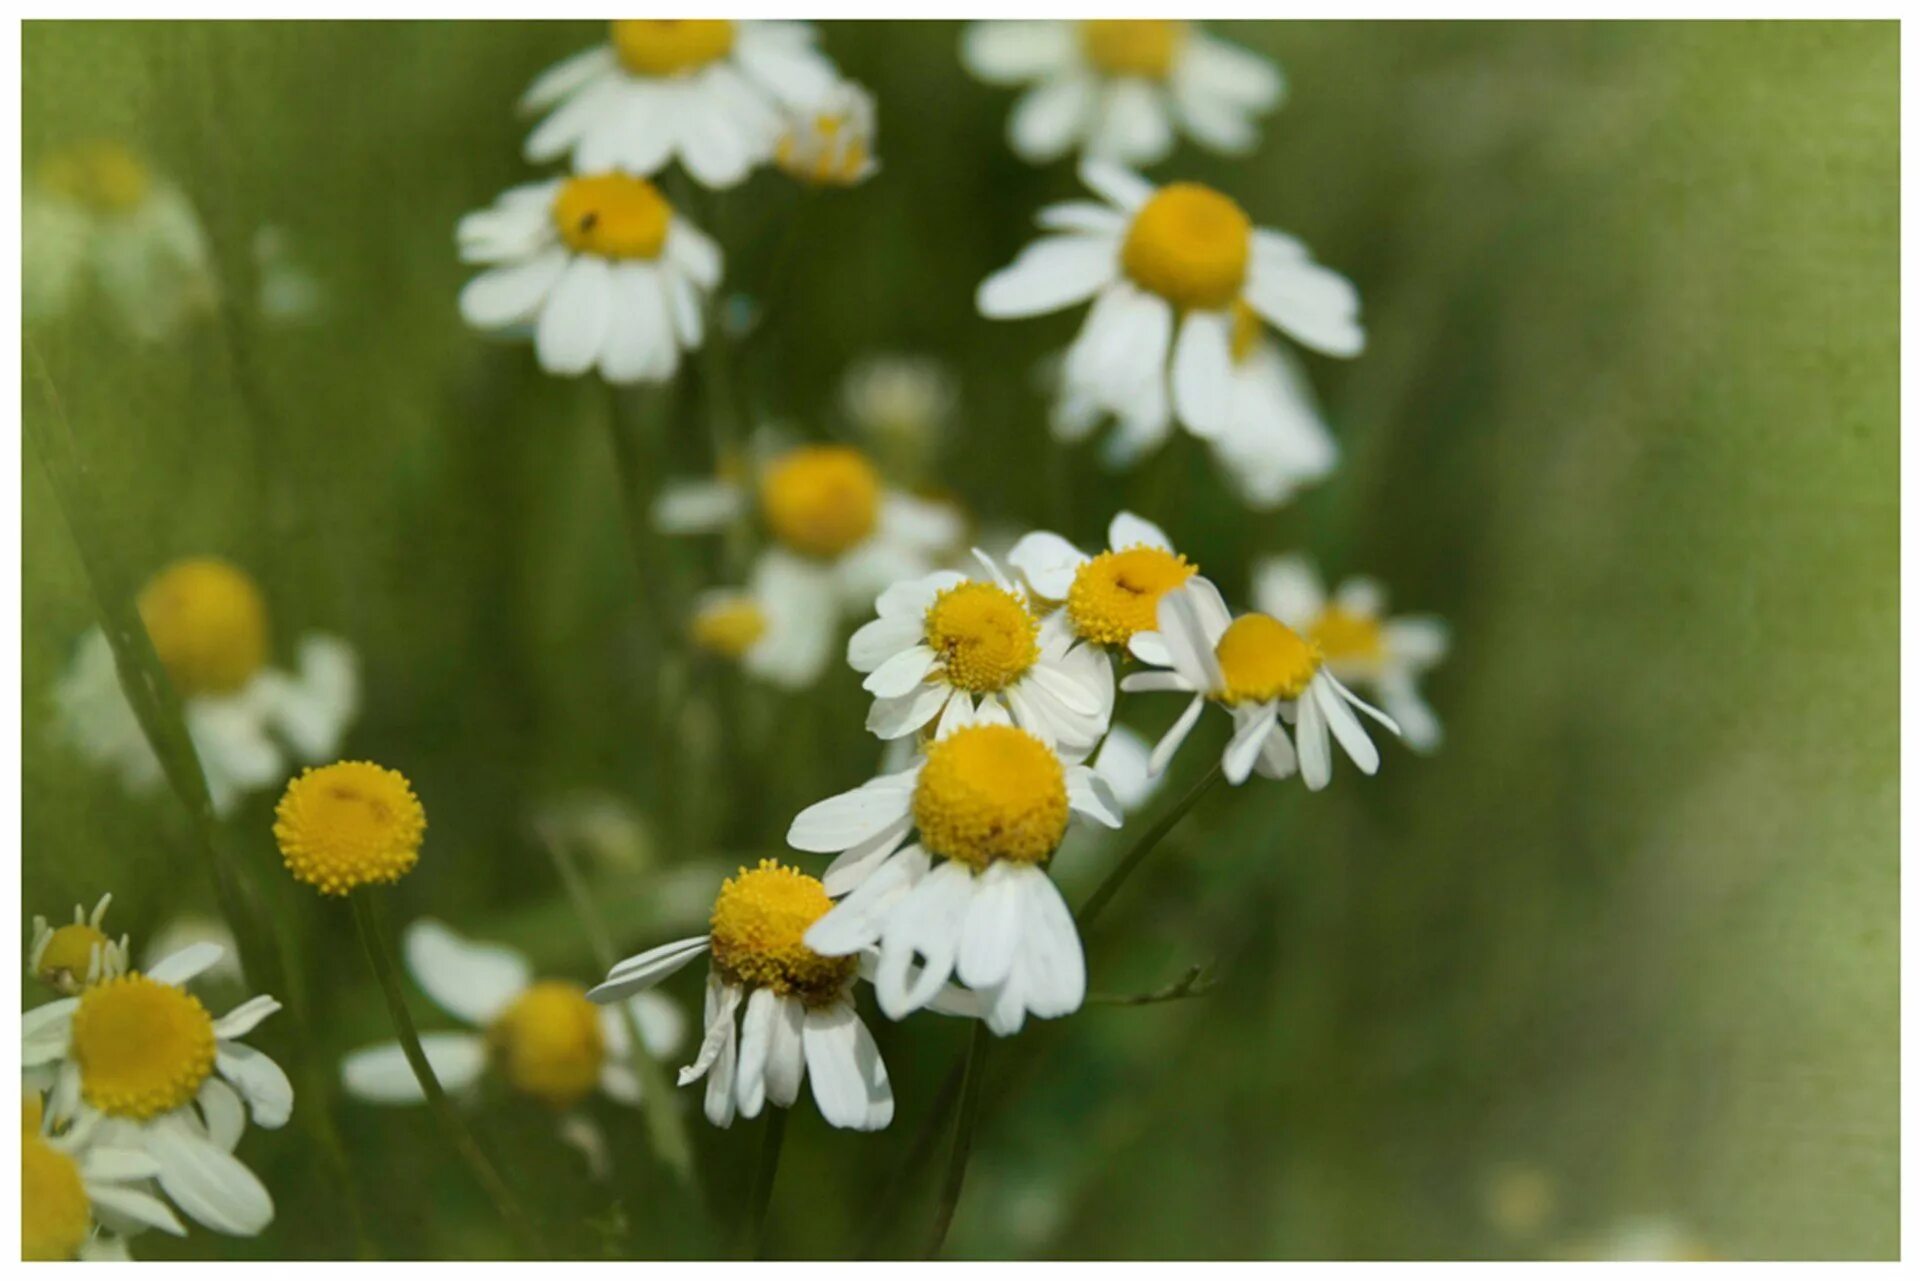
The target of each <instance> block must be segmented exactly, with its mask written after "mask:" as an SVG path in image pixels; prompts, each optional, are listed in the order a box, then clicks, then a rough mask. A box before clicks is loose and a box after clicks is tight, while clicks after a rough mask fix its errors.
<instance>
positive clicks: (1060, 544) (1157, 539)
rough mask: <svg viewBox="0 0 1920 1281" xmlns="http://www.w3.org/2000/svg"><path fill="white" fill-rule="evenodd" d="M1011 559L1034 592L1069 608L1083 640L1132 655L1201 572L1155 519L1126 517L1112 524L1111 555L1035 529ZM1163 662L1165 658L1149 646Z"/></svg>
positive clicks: (1067, 611)
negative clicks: (1164, 602)
mask: <svg viewBox="0 0 1920 1281" xmlns="http://www.w3.org/2000/svg"><path fill="white" fill-rule="evenodd" d="M1007 561H1008V563H1009V564H1011V565H1012V566H1013V567H1014V568H1015V569H1017V570H1019V571H1020V576H1021V577H1022V578H1023V579H1025V580H1026V584H1027V587H1028V589H1029V590H1031V591H1032V593H1033V594H1034V595H1035V596H1037V597H1039V598H1040V599H1042V600H1044V601H1047V602H1048V603H1050V604H1054V605H1059V606H1062V607H1063V614H1064V617H1065V619H1066V623H1067V626H1068V628H1069V629H1071V631H1072V632H1073V634H1074V635H1075V636H1077V637H1079V638H1080V639H1081V640H1083V641H1088V642H1091V643H1093V644H1095V645H1104V646H1106V647H1108V648H1110V649H1117V650H1126V649H1128V648H1129V647H1131V645H1132V644H1133V640H1134V637H1136V636H1139V635H1142V634H1143V633H1144V634H1148V635H1149V636H1150V635H1151V634H1152V632H1153V630H1154V628H1155V627H1157V626H1158V625H1159V623H1158V616H1157V614H1156V613H1155V611H1156V610H1157V609H1158V608H1159V605H1160V598H1161V597H1163V596H1165V595H1166V594H1167V593H1168V592H1170V591H1172V590H1174V589H1175V588H1177V587H1180V586H1182V585H1184V584H1185V583H1186V581H1187V580H1188V579H1189V578H1192V577H1193V575H1194V573H1195V567H1194V565H1193V563H1192V562H1191V561H1189V560H1188V559H1187V558H1186V557H1185V556H1182V555H1180V553H1178V552H1176V551H1174V550H1173V540H1172V539H1170V538H1168V537H1167V536H1166V534H1165V533H1164V532H1163V531H1162V530H1161V528H1160V527H1159V526H1158V525H1156V524H1154V523H1153V522H1152V521H1150V520H1145V519H1143V518H1141V517H1139V516H1136V515H1134V514H1133V513H1132V512H1121V513H1120V514H1119V515H1117V516H1115V517H1114V518H1113V520H1112V521H1111V522H1110V523H1109V524H1108V526H1107V550H1105V551H1103V552H1101V553H1100V554H1099V555H1097V556H1088V555H1087V554H1086V553H1084V552H1082V551H1081V550H1080V549H1079V548H1078V547H1075V546H1074V545H1073V544H1072V543H1070V542H1068V541H1067V540H1066V539H1064V538H1062V537H1061V536H1060V535H1058V534H1052V533H1047V532H1046V531H1044V530H1039V531H1035V532H1034V533H1031V534H1028V535H1026V536H1025V537H1023V538H1022V539H1021V540H1020V541H1019V542H1017V543H1015V544H1014V546H1013V550H1012V551H1011V552H1009V553H1008V554H1007ZM1142 644H1143V645H1144V646H1146V647H1147V652H1148V654H1150V655H1151V656H1153V657H1154V658H1155V659H1159V658H1160V656H1161V655H1162V654H1163V653H1164V651H1163V650H1162V649H1160V648H1159V647H1158V646H1157V645H1156V644H1155V643H1154V642H1153V641H1152V640H1151V639H1150V640H1148V641H1143V642H1142Z"/></svg>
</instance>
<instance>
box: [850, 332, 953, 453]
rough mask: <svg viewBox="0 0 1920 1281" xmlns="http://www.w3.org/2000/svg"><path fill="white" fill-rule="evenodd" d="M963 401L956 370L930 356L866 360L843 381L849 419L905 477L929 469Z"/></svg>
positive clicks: (895, 356)
mask: <svg viewBox="0 0 1920 1281" xmlns="http://www.w3.org/2000/svg"><path fill="white" fill-rule="evenodd" d="M959 399H960V396H959V390H958V388H957V387H956V386H955V384H954V378H953V374H952V372H951V371H950V370H949V369H948V368H947V366H946V365H945V364H943V363H941V362H940V361H938V360H934V359H932V358H931V357H927V356H900V355H891V354H885V353H882V354H876V355H872V356H864V357H862V358H861V359H859V360H857V361H855V362H854V363H853V365H851V366H850V367H849V368H848V369H847V372H846V373H845V375H843V376H842V378H841V380H840V406H841V409H842V410H843V411H844V412H845V413H846V416H847V420H848V421H849V422H851V423H852V424H853V426H854V429H855V430H856V431H858V432H859V433H860V436H861V438H862V439H863V440H865V441H866V442H867V443H868V445H870V446H871V447H872V449H873V450H874V452H875V453H876V454H877V455H879V456H880V457H881V458H883V459H887V460H890V461H891V462H892V463H893V464H894V466H895V467H896V469H897V473H896V474H900V475H907V476H917V475H919V474H921V473H922V472H923V471H924V470H925V469H926V466H927V463H928V462H929V461H930V460H931V459H932V457H933V455H934V453H935V452H936V451H937V450H938V448H939V446H940V442H941V437H942V436H943V435H944V434H945V432H946V431H947V429H948V428H949V427H950V426H951V425H952V422H953V414H954V409H955V407H956V406H957V405H958V403H959Z"/></svg>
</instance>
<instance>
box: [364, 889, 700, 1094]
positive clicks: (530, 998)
mask: <svg viewBox="0 0 1920 1281" xmlns="http://www.w3.org/2000/svg"><path fill="white" fill-rule="evenodd" d="M401 946H402V949H403V951H404V954H405V958H406V964H407V969H408V971H409V972H410V973H412V975H413V977H414V981H415V982H417V983H418V984H419V985H420V987H421V988H422V990H424V991H425V992H426V994H427V995H428V996H430V997H432V998H433V1000H434V1002H435V1004H437V1005H439V1006H440V1008H441V1009H443V1010H445V1011H446V1012H447V1013H449V1014H451V1015H453V1017H454V1018H456V1019H459V1020H460V1021H461V1022H463V1023H466V1024H468V1025H470V1026H472V1027H474V1028H476V1029H478V1030H477V1031H472V1032H426V1033H423V1034H422V1035H421V1037H420V1044H421V1046H422V1048H423V1049H425V1050H426V1054H427V1060H428V1062H430V1063H431V1064H432V1065H433V1072H434V1075H435V1076H436V1077H438V1078H439V1079H440V1083H441V1084H442V1085H443V1086H445V1087H446V1088H447V1089H448V1090H450V1091H460V1090H465V1089H468V1088H470V1087H471V1086H473V1085H475V1084H477V1083H478V1082H479V1080H480V1078H481V1076H482V1074H483V1073H484V1072H485V1071H487V1070H488V1069H489V1068H491V1069H492V1070H493V1071H494V1072H495V1073H497V1074H498V1076H499V1077H500V1079H501V1080H503V1081H504V1082H506V1084H507V1085H508V1086H509V1087H510V1088H512V1089H514V1090H516V1091H518V1092H519V1093H521V1094H524V1095H526V1096H527V1097H529V1098H532V1099H535V1100H537V1101H539V1102H541V1103H544V1104H546V1105H547V1106H549V1107H551V1108H553V1109H555V1110H556V1111H563V1110H565V1109H567V1108H570V1107H572V1106H574V1105H575V1104H577V1103H579V1102H581V1101H582V1100H583V1099H585V1098H586V1097H587V1096H588V1095H590V1094H592V1093H593V1092H594V1091H596V1090H598V1091H600V1092H601V1093H603V1094H605V1095H607V1097H609V1098H611V1099H613V1100H614V1101H616V1102H619V1103H627V1104H632V1103H637V1102H639V1099H640V1081H639V1078H638V1077H636V1076H635V1075H634V1074H633V1071H632V1069H631V1068H630V1067H629V1066H628V1062H627V1060H628V1054H629V1052H630V1042H629V1041H628V1025H627V1017H626V1014H624V1013H623V1012H622V1011H621V1010H619V1009H617V1008H611V1007H603V1006H598V1005H595V1004H593V1003H592V1002H590V1001H588V1000H587V993H586V988H584V987H582V986H581V985H579V984H577V983H571V982H568V981H566V980H564V979H539V980H536V979H535V978H534V977H533V969H532V967H531V966H530V965H529V964H528V962H527V959H526V957H524V956H522V955H520V953H518V952H516V951H514V950H513V949H512V948H509V947H504V946H501V945H500V944H497V943H478V942H473V941H471V940H469V939H465V938H462V937H461V936H460V935H458V934H455V933H454V932H453V931H452V930H450V929H448V928H447V927H446V926H444V925H442V924H441V923H440V922H438V921H432V920H420V921H415V922H414V923H413V924H412V925H410V926H408V927H407V930H406V933H405V934H404V936H403V937H402V944H401ZM628 1005H629V1007H630V1012H631V1013H632V1016H633V1020H634V1022H635V1023H636V1024H637V1025H638V1026H639V1028H640V1034H641V1036H642V1037H643V1038H644V1039H645V1041H646V1046H647V1049H648V1051H649V1052H651V1053H653V1054H656V1055H659V1054H670V1053H672V1052H673V1051H674V1050H676V1049H678V1048H679V1046H680V1042H681V1040H682V1038H683V1036H684V1034H685V1020H684V1019H683V1018H682V1017H681V1014H680V1010H679V1008H678V1007H677V1006H675V1005H674V1004H673V1003H672V1002H671V1001H668V1000H667V999H666V998H665V997H662V996H660V995H659V994H658V993H655V992H643V993H641V994H640V995H638V996H636V997H634V998H633V999H632V1000H631V1001H630V1002H628ZM340 1076H341V1081H342V1082H343V1084H344V1085H345V1086H346V1089H347V1092H348V1093H350V1094H352V1095H354V1096H355V1097H356V1098H360V1099H363V1100H365V1101H366V1102H369V1103H420V1102H423V1101H424V1096H423V1095H422V1094H421V1093H420V1083H419V1081H418V1080H417V1079H416V1078H415V1076H414V1075H413V1069H412V1068H411V1067H410V1066H409V1065H408V1063H407V1059H406V1054H405V1052H404V1051H402V1049H401V1048H400V1045H399V1043H398V1042H395V1041H388V1042H386V1043H384V1044H381V1045H374V1046H369V1047H367V1048H366V1049H362V1050H356V1051H354V1052H353V1053H352V1054H349V1055H348V1056H347V1057H346V1060H345V1061H344V1062H343V1063H342V1064H341V1068H340Z"/></svg>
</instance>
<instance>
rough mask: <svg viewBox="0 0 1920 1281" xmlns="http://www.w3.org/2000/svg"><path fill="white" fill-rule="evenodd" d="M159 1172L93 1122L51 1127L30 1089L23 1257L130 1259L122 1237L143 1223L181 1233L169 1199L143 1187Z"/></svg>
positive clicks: (23, 1148) (23, 1128)
mask: <svg viewBox="0 0 1920 1281" xmlns="http://www.w3.org/2000/svg"><path fill="white" fill-rule="evenodd" d="M159 1172H160V1166H159V1163H158V1162H157V1161H155V1160H154V1159H153V1158H152V1157H151V1156H149V1155H147V1153H146V1152H145V1151H143V1150H141V1149H140V1148H138V1147H124V1146H120V1145H119V1144H116V1143H115V1142H113V1136H112V1135H111V1134H110V1133H103V1131H102V1129H101V1126H100V1124H99V1122H98V1121H97V1120H89V1121H86V1122H83V1123H80V1124H75V1125H72V1126H69V1127H66V1128H65V1129H62V1130H56V1129H55V1128H54V1127H53V1125H52V1124H51V1122H50V1120H49V1119H48V1118H47V1116H46V1115H45V1107H44V1103H43V1100H42V1098H41V1096H40V1092H39V1091H38V1090H30V1091H29V1092H28V1094H27V1096H26V1098H25V1099H24V1100H23V1101H22V1105H21V1115H20V1257H21V1259H23V1260H25V1261H27V1262H30V1263H31V1262H57V1261H61V1260H66V1259H83V1260H86V1261H88V1262H111V1261H115V1260H124V1259H126V1258H127V1257H128V1255H127V1248H126V1241H125V1237H127V1236H129V1235H131V1234H133V1233H136V1232H140V1231H143V1230H145V1229H147V1228H159V1229H160V1230H161V1231H163V1232H171V1233H172V1234H173V1235H175V1236H185V1235H186V1232H187V1230H186V1228H184V1227H183V1226H181V1223H180V1220H179V1219H178V1218H176V1217H175V1216H174V1213H173V1211H172V1210H171V1209H170V1208H169V1207H168V1206H167V1203H166V1202H165V1201H162V1200H161V1199H160V1198H159V1197H157V1196H154V1195H153V1194H152V1193H151V1192H148V1191H146V1190H145V1188H144V1185H145V1184H146V1183H147V1182H148V1180H150V1179H152V1178H154V1177H155V1176H156V1175H158V1174H159Z"/></svg>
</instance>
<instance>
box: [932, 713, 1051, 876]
mask: <svg viewBox="0 0 1920 1281" xmlns="http://www.w3.org/2000/svg"><path fill="white" fill-rule="evenodd" d="M913 821H914V825H915V826H916V827H918V828H919V830H920V841H921V843H922V844H924V845H925V846H926V847H927V848H928V849H929V850H932V851H933V852H934V853H935V854H939V855H942V856H944V857H946V858H952V859H959V860H960V861H961V862H963V863H966V864H968V865H970V866H971V867H973V868H974V869H976V870H982V869H984V868H985V867H986V866H987V864H989V863H991V862H993V861H994V860H995V859H1011V860H1012V861H1014V862H1016V863H1044V862H1046V861H1047V859H1049V858H1051V857H1052V855H1053V851H1054V850H1055V849H1056V848H1057V847H1058V846H1059V844H1060V838H1061V837H1062V836H1064V835H1066V831H1067V772H1066V769H1065V768H1064V767H1063V766H1062V765H1061V764H1060V758H1059V757H1058V756H1055V755H1054V754H1053V753H1052V752H1051V751H1049V750H1048V748H1047V746H1046V744H1044V743H1042V742H1041V741H1040V740H1039V739H1037V738H1035V737H1034V736H1033V735H1031V734H1029V733H1027V731H1025V730H1023V729H1015V728H1014V727H1013V726H1011V725H972V726H969V727H967V728H966V729H962V730H955V731H954V732H953V733H951V734H949V735H947V737H945V738H942V739H937V740H935V741H934V742H932V743H930V744H928V745H927V763H926V764H925V765H924V766H922V767H921V770H920V779H919V782H918V783H916V784H915V786H914V792H913Z"/></svg>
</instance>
